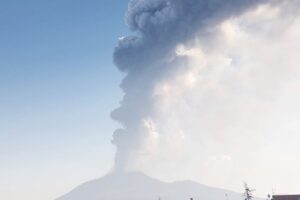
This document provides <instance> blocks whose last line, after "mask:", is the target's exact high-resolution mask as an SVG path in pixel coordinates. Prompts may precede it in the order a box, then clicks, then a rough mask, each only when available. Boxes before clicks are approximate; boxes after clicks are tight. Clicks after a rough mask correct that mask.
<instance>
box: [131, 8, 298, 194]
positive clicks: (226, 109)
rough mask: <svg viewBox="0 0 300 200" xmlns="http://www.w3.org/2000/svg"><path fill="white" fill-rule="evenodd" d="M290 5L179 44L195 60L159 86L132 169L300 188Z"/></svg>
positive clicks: (294, 21)
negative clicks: (192, 41)
mask: <svg viewBox="0 0 300 200" xmlns="http://www.w3.org/2000/svg"><path fill="white" fill-rule="evenodd" d="M286 9H287V8H286V7H285V8H284V9H283V7H282V6H281V7H271V6H266V5H262V6H260V7H259V8H257V9H256V10H255V11H251V12H250V11H249V12H247V13H245V14H243V15H242V16H240V17H236V18H232V19H229V20H226V21H224V22H223V23H222V24H220V25H219V26H217V27H215V28H214V29H213V30H211V32H212V33H213V34H214V36H213V39H212V40H211V41H201V40H200V39H199V41H197V42H196V44H197V45H193V46H192V47H191V46H189V47H184V46H183V45H179V46H178V48H177V49H176V51H177V55H178V56H185V57H186V56H187V57H188V58H189V59H188V61H187V62H186V63H184V64H183V65H184V66H182V67H181V66H178V67H177V71H174V72H173V73H172V74H170V75H169V77H167V78H165V79H164V80H163V81H161V82H159V83H157V84H156V87H155V90H154V91H153V96H155V99H156V101H155V102H154V106H155V115H154V116H152V117H151V118H147V119H144V125H143V126H144V128H145V130H146V131H147V138H146V139H144V143H143V145H140V148H139V149H138V150H137V151H136V152H135V153H134V154H133V155H131V159H130V162H131V163H130V169H131V170H142V171H144V172H146V173H147V174H149V175H151V176H154V177H158V178H161V179H164V180H178V179H187V178H190V179H193V180H197V181H199V182H201V183H205V184H208V185H212V186H217V187H221V188H227V189H233V190H236V191H239V190H240V188H241V186H240V185H241V182H242V181H244V180H245V181H248V182H249V183H250V185H251V186H253V187H255V188H256V190H257V194H259V195H265V194H267V193H269V192H271V190H272V188H274V189H275V192H279V193H280V192H282V193H288V192H290V193H293V192H294V193H296V192H299V188H300V187H299V178H300V170H299V169H300V156H299V155H300V147H299V143H300V134H299V131H300V123H299V122H300V104H299V102H300V79H299V76H300V67H299V65H300V56H299V55H298V54H299V52H300V17H299V16H298V15H297V14H295V13H292V12H290V13H288V12H287V10H286ZM206 39H207V38H206ZM203 44H206V45H203ZM207 44H209V45H207Z"/></svg>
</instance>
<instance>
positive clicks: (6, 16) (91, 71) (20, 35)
mask: <svg viewBox="0 0 300 200" xmlns="http://www.w3.org/2000/svg"><path fill="white" fill-rule="evenodd" d="M126 8H127V2H126V1H124V0H116V1H111V0H91V1H88V2H86V1H82V0H53V1H46V0H28V1H22V0H9V1H4V0H3V1H0V24H1V28H0V44H1V45H0V199H6V200H20V199H26V200H41V199H42V200H50V199H53V198H54V197H57V196H59V195H61V194H64V193H65V192H67V191H68V190H70V189H71V188H73V187H74V186H76V185H78V184H80V183H82V182H84V181H87V180H89V179H92V178H96V177H99V176H100V175H102V174H103V173H105V172H107V171H108V170H109V169H110V167H111V166H112V161H113V154H114V147H113V146H112V145H111V143H110V140H111V135H112V132H113V130H114V129H115V128H116V126H117V125H116V124H115V123H114V122H113V121H112V120H111V119H110V112H111V110H113V109H114V108H115V107H117V105H118V102H119V100H120V99H121V96H122V93H121V91H120V89H119V83H120V80H121V77H122V75H121V73H119V72H118V71H117V70H116V68H115V67H114V66H113V65H112V52H113V48H114V46H115V45H116V39H117V38H118V37H119V36H121V35H123V34H124V33H126V32H127V29H126V26H125V23H124V13H125V10H126Z"/></svg>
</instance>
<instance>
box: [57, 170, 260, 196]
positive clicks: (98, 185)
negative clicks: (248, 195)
mask: <svg viewBox="0 0 300 200" xmlns="http://www.w3.org/2000/svg"><path fill="white" fill-rule="evenodd" d="M190 198H193V199H195V200H197V199H201V200H242V199H243V197H242V195H241V194H239V193H236V192H233V191H229V190H224V189H218V188H213V187H209V186H205V185H201V184H199V183H196V182H193V181H178V182H172V183H169V182H163V181H160V180H157V179H154V178H151V177H148V176H146V175H145V174H143V173H140V172H131V173H112V174H109V175H106V176H104V177H103V178H100V179H96V180H92V181H89V182H86V183H84V184H82V185H80V186H78V187H77V188H75V189H74V190H72V191H71V192H69V193H67V194H65V195H63V196H62V197H60V198H57V199H56V200H157V199H161V200H188V199H190ZM255 200H258V199H255Z"/></svg>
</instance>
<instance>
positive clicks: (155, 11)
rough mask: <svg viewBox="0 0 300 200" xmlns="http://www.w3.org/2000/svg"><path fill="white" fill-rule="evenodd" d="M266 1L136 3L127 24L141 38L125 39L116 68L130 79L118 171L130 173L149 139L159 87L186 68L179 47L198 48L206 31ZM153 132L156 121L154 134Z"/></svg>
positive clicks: (125, 85)
mask: <svg viewBox="0 0 300 200" xmlns="http://www.w3.org/2000/svg"><path fill="white" fill-rule="evenodd" d="M264 2H265V1H264V0H131V1H130V2H129V8H128V12H127V14H126V21H127V23H128V25H129V27H130V28H131V29H132V30H133V31H135V32H136V35H137V36H129V37H123V38H120V39H119V43H118V46H117V47H116V49H115V52H114V62H115V64H116V65H117V67H118V68H119V70H121V71H122V72H125V73H126V77H125V78H124V80H123V82H122V84H121V88H122V89H123V91H124V93H125V96H124V99H123V100H122V102H121V106H120V107H119V108H118V109H116V110H115V111H113V112H112V118H113V119H114V120H116V121H118V122H120V123H121V124H122V126H123V127H122V128H121V129H118V130H116V131H115V133H114V138H113V143H114V144H115V145H116V146H117V153H116V157H115V169H116V170H126V169H128V167H129V163H130V162H131V160H132V159H134V156H135V155H136V154H139V151H138V149H139V148H140V146H141V145H143V141H144V139H145V138H147V134H148V130H146V129H145V125H144V124H145V121H146V120H147V119H151V118H152V115H153V114H154V109H153V105H154V102H155V101H156V98H155V95H153V90H154V87H155V84H156V83H157V81H160V80H163V79H164V77H165V76H167V75H169V74H170V73H172V71H173V70H175V69H176V66H178V65H180V64H181V65H184V62H185V59H184V57H180V58H179V57H178V56H177V55H176V53H175V49H176V47H177V45H180V44H185V45H188V44H189V43H193V40H194V39H196V38H197V37H201V35H202V37H203V35H204V36H205V35H206V34H207V33H206V30H207V29H209V28H211V27H213V26H215V25H217V24H219V23H221V22H223V21H224V20H226V19H228V18H230V17H234V16H237V15H239V14H241V13H244V12H245V11H247V10H249V9H252V8H254V7H256V6H257V5H259V4H261V3H264ZM149 126H150V127H151V121H150V122H149V123H148V126H147V127H148V128H149Z"/></svg>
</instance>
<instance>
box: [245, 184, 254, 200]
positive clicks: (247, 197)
mask: <svg viewBox="0 0 300 200" xmlns="http://www.w3.org/2000/svg"><path fill="white" fill-rule="evenodd" d="M244 189H245V192H244V194H243V196H244V197H245V200H252V199H253V192H254V191H255V189H250V188H249V186H248V184H247V183H246V182H245V183H244Z"/></svg>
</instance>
